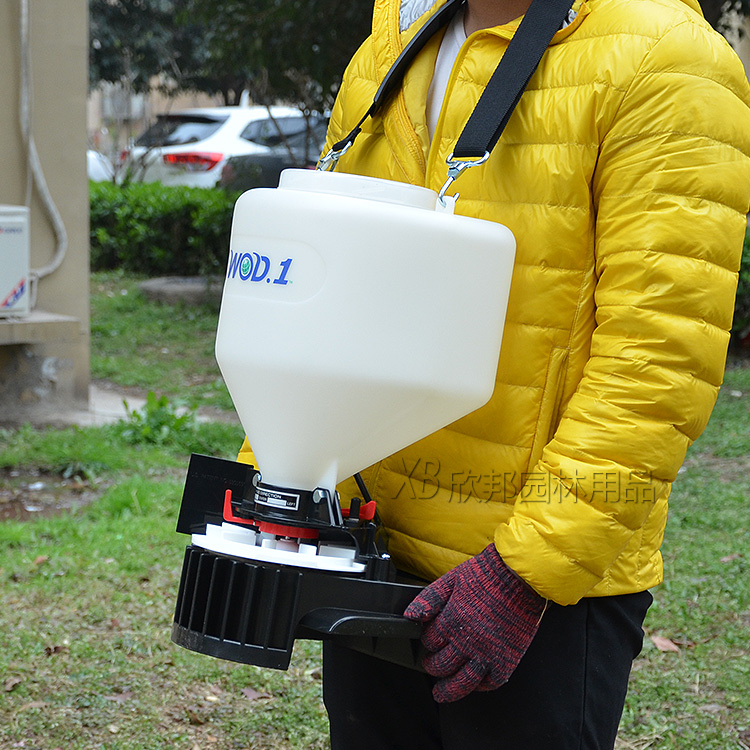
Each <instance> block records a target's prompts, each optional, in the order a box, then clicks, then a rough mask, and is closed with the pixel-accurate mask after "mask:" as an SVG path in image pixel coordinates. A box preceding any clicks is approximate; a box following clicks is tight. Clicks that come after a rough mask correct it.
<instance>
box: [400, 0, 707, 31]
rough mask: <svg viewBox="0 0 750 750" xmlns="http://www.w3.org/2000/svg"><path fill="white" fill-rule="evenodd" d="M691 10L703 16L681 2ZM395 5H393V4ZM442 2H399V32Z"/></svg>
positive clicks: (692, 3)
mask: <svg viewBox="0 0 750 750" xmlns="http://www.w3.org/2000/svg"><path fill="white" fill-rule="evenodd" d="M681 2H683V3H685V5H687V6H688V7H689V8H690V9H691V10H693V11H695V12H696V13H698V14H699V15H701V16H702V15H703V10H702V8H701V6H700V3H699V2H698V0H681ZM393 4H394V5H395V3H393ZM442 4H443V2H442V0H440V1H439V2H435V0H400V4H399V23H398V26H399V30H400V31H402V32H403V31H406V29H408V28H409V26H411V25H412V24H413V23H414V22H415V21H416V20H417V19H418V18H419V17H420V16H422V15H424V14H425V13H426V12H427V11H428V10H430V8H432V7H433V6H434V7H438V6H440V5H442Z"/></svg>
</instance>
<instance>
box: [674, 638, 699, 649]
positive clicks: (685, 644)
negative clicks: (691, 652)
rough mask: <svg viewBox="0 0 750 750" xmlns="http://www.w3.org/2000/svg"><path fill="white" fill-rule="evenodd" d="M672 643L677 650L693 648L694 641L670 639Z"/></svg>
mask: <svg viewBox="0 0 750 750" xmlns="http://www.w3.org/2000/svg"><path fill="white" fill-rule="evenodd" d="M671 640H672V643H674V645H675V646H678V647H679V648H695V641H691V640H690V639H689V638H672V639H671Z"/></svg>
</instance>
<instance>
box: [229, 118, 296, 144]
mask: <svg viewBox="0 0 750 750" xmlns="http://www.w3.org/2000/svg"><path fill="white" fill-rule="evenodd" d="M306 129H307V123H306V122H305V118H304V117H277V118H275V119H274V120H271V118H270V117H269V118H266V119H263V120H255V121H254V122H251V123H250V124H249V125H248V126H247V127H246V128H245V129H244V130H243V131H242V133H241V134H240V137H241V138H244V139H245V140H246V141H252V142H253V143H258V144H260V145H261V146H276V145H278V144H279V143H283V141H284V138H289V137H290V136H295V135H299V134H300V133H304V132H305V131H306ZM282 134H283V137H282Z"/></svg>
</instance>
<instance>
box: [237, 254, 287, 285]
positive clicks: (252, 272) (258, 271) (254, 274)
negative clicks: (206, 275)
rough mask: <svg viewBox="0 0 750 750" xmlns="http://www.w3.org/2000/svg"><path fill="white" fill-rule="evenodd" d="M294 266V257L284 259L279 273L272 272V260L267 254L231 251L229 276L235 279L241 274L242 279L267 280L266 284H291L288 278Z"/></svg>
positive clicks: (279, 266) (279, 265)
mask: <svg viewBox="0 0 750 750" xmlns="http://www.w3.org/2000/svg"><path fill="white" fill-rule="evenodd" d="M291 266H292V258H287V259H286V260H282V261H281V262H280V263H279V264H278V273H277V274H275V275H276V278H273V276H274V274H272V273H271V261H270V259H269V258H268V256H267V255H261V254H260V253H230V257H229V266H228V267H227V278H228V279H234V278H236V276H237V275H238V274H239V277H240V279H241V280H242V281H265V282H266V284H279V285H281V286H285V285H286V284H291V283H292V281H291V279H288V278H287V274H288V273H289V269H290V268H291Z"/></svg>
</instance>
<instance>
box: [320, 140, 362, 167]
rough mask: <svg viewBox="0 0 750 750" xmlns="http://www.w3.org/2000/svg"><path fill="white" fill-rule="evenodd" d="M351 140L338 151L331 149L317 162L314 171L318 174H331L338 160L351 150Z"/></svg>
mask: <svg viewBox="0 0 750 750" xmlns="http://www.w3.org/2000/svg"><path fill="white" fill-rule="evenodd" d="M352 143H354V141H353V140H351V141H349V142H348V143H347V144H346V145H345V146H344V148H342V149H340V150H339V151H335V150H334V149H331V150H330V151H329V152H328V153H327V154H326V155H325V156H323V157H321V159H320V161H319V162H318V166H317V167H316V169H317V170H318V172H333V170H334V169H336V165H337V164H338V163H339V159H340V158H341V157H342V156H343V155H344V154H345V153H346V152H347V151H348V150H349V149H350V148H351V145H352Z"/></svg>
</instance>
